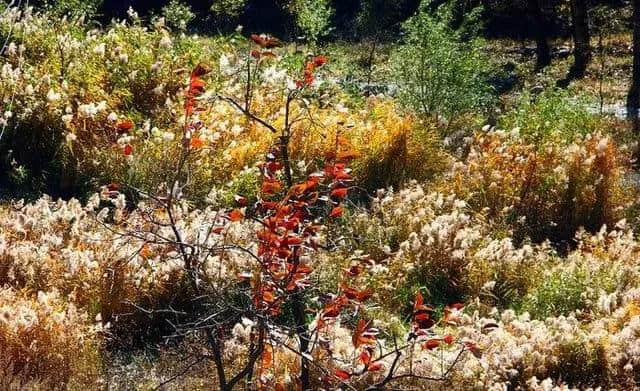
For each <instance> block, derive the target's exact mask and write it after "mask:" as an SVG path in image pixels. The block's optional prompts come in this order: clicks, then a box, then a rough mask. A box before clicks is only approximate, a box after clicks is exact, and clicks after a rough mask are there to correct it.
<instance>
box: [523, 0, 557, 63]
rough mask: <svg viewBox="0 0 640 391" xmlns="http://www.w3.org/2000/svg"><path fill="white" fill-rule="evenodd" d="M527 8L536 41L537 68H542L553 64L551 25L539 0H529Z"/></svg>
mask: <svg viewBox="0 0 640 391" xmlns="http://www.w3.org/2000/svg"><path fill="white" fill-rule="evenodd" d="M527 9H528V11H529V23H530V26H531V31H532V33H533V36H534V39H535V41H536V70H540V69H542V68H544V67H546V66H547V65H549V64H551V49H550V47H549V37H548V34H549V26H548V23H547V18H546V15H545V13H544V10H543V9H542V7H541V4H540V1H539V0H527Z"/></svg>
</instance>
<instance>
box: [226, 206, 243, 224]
mask: <svg viewBox="0 0 640 391" xmlns="http://www.w3.org/2000/svg"><path fill="white" fill-rule="evenodd" d="M242 219H244V214H243V213H242V212H241V211H240V210H239V209H234V210H232V211H231V212H229V220H231V221H240V220H242Z"/></svg>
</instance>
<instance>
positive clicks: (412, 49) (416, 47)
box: [393, 8, 495, 121]
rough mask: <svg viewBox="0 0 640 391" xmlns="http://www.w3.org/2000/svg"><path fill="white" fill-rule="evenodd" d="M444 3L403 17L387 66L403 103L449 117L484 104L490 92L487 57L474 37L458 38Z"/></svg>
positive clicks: (425, 112) (491, 96) (425, 113)
mask: <svg viewBox="0 0 640 391" xmlns="http://www.w3.org/2000/svg"><path fill="white" fill-rule="evenodd" d="M448 9H449V8H445V9H442V10H440V12H437V13H436V14H435V15H433V14H431V13H429V12H428V11H427V10H426V9H422V10H421V11H420V12H419V13H418V14H416V15H415V16H413V17H412V18H410V19H409V20H408V21H407V22H405V24H404V26H403V28H404V31H405V34H406V37H405V39H404V43H403V45H401V46H400V48H399V49H398V50H397V51H396V52H395V54H394V56H393V68H394V73H395V78H396V80H398V84H399V91H400V99H401V101H402V102H403V103H404V104H405V105H406V106H408V107H411V108H412V109H414V110H415V111H416V112H418V113H420V114H421V115H423V116H429V117H435V118H444V119H446V120H448V121H451V120H452V119H454V118H455V117H458V116H461V115H463V114H465V113H472V112H475V111H478V110H482V109H485V108H487V107H489V106H490V104H491V103H492V102H493V100H494V98H495V96H494V94H493V92H492V89H491V87H490V86H489V84H488V82H487V78H486V75H487V73H488V71H489V69H490V67H489V64H490V61H489V59H488V58H487V56H485V55H484V54H483V53H482V51H481V47H480V45H479V42H478V41H476V40H467V41H466V42H463V41H462V39H461V37H462V36H461V33H460V31H457V30H453V29H452V28H450V27H449V25H448V23H447V18H446V15H444V14H446V11H447V10H448Z"/></svg>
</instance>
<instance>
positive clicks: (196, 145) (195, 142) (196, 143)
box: [191, 137, 204, 149]
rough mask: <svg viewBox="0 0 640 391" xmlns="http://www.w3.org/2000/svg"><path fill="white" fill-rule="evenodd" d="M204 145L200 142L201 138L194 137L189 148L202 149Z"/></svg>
mask: <svg viewBox="0 0 640 391" xmlns="http://www.w3.org/2000/svg"><path fill="white" fill-rule="evenodd" d="M203 145H204V141H202V139H201V138H199V137H194V138H192V139H191V148H195V149H198V148H202V146H203Z"/></svg>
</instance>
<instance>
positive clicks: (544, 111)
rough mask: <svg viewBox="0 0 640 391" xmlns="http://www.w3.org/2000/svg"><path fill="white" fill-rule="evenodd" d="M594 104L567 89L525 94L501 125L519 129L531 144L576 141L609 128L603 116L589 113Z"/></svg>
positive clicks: (503, 118)
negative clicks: (534, 95)
mask: <svg viewBox="0 0 640 391" xmlns="http://www.w3.org/2000/svg"><path fill="white" fill-rule="evenodd" d="M590 105H594V103H593V102H590V101H589V99H588V98H586V97H584V96H576V95H575V93H572V92H569V91H565V90H555V89H553V90H546V91H544V92H542V93H541V94H540V95H538V96H536V97H533V96H532V95H531V94H529V93H525V94H523V95H521V96H520V98H519V99H518V101H517V103H516V107H515V108H514V109H513V110H509V111H507V112H506V114H505V115H503V116H502V117H501V118H500V119H499V121H498V125H499V127H500V128H501V129H514V128H517V129H519V133H520V135H521V136H522V137H523V138H524V139H526V140H527V141H530V142H538V143H539V142H543V141H550V140H553V141H558V142H572V141H574V140H575V139H576V138H577V137H578V136H586V135H587V134H591V133H595V132H596V131H598V130H601V129H603V128H604V127H605V126H606V119H605V118H604V117H603V116H601V115H598V114H595V113H592V112H590V111H589V109H588V108H589V107H590ZM594 107H595V106H594Z"/></svg>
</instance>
